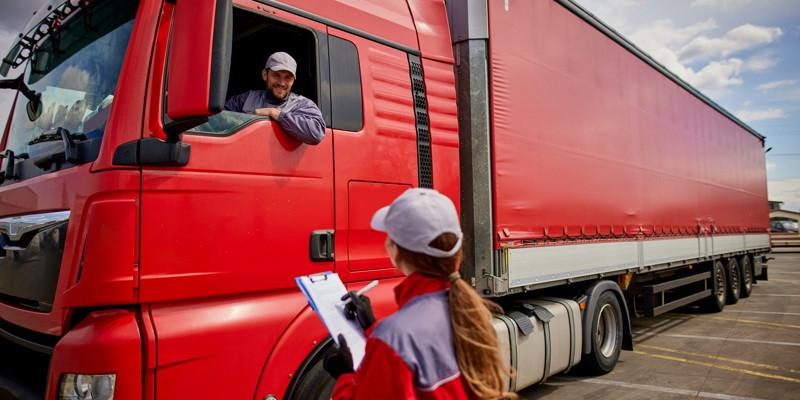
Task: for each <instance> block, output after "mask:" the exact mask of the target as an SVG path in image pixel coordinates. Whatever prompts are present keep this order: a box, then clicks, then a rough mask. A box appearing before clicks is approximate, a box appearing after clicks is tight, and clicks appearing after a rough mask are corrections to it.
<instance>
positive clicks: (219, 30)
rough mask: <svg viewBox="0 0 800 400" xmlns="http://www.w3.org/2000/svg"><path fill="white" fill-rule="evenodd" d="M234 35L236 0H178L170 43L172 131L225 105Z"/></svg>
mask: <svg viewBox="0 0 800 400" xmlns="http://www.w3.org/2000/svg"><path fill="white" fill-rule="evenodd" d="M232 38H233V7H232V4H231V0H213V1H196V0H175V10H174V12H173V24H172V33H171V39H170V45H169V60H168V63H169V67H168V76H167V82H168V83H167V116H168V117H169V118H170V119H172V120H173V121H174V122H172V123H171V124H170V125H171V126H169V127H165V129H168V130H171V131H172V132H167V133H168V134H170V133H172V134H178V133H180V132H182V131H185V130H187V129H190V128H192V127H194V126H196V125H199V124H201V123H203V122H205V121H206V120H207V118H208V117H209V116H211V115H214V114H217V113H219V112H220V111H222V109H223V108H224V106H225V95H226V92H227V89H228V75H229V72H230V59H231V46H232Z"/></svg>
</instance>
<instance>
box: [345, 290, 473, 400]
mask: <svg viewBox="0 0 800 400" xmlns="http://www.w3.org/2000/svg"><path fill="white" fill-rule="evenodd" d="M448 286H449V285H448V283H447V282H446V281H445V280H444V279H440V278H429V277H426V276H423V275H420V274H411V275H409V276H408V277H407V278H406V279H405V280H404V281H403V282H402V283H400V285H398V286H397V287H396V288H395V300H396V301H397V305H398V306H399V307H400V308H399V309H398V310H397V311H396V312H395V313H394V314H392V315H390V316H388V317H386V318H385V319H383V320H381V321H379V322H378V323H377V324H376V325H375V326H374V327H373V329H372V332H370V334H369V338H367V348H366V354H365V356H364V360H363V361H362V362H361V365H360V366H359V368H358V370H356V372H355V373H351V374H343V375H341V376H340V377H339V379H338V380H337V381H336V387H335V388H334V390H333V399H334V400H340V399H342V400H343V399H370V400H373V399H475V398H476V397H475V395H474V394H472V391H471V390H470V389H469V387H468V386H467V385H466V382H465V381H464V379H463V377H462V376H461V371H460V370H459V368H458V362H457V361H456V357H455V349H454V347H453V331H452V328H451V325H450V314H449V306H448V301H447V288H448Z"/></svg>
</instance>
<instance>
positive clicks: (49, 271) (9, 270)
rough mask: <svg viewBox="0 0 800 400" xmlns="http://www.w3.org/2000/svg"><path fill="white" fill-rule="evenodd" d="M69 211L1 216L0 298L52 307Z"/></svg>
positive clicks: (22, 304) (44, 308) (29, 305)
mask: <svg viewBox="0 0 800 400" xmlns="http://www.w3.org/2000/svg"><path fill="white" fill-rule="evenodd" d="M68 222H69V211H59V212H51V213H43V214H30V215H24V216H16V217H9V218H2V219H0V301H3V302H5V303H9V304H12V305H15V306H18V307H22V308H27V309H33V310H37V311H41V312H49V311H51V310H52V308H53V299H54V298H55V290H56V284H57V283H58V274H59V271H60V269H61V257H62V255H63V252H64V240H65V238H66V236H67V224H68Z"/></svg>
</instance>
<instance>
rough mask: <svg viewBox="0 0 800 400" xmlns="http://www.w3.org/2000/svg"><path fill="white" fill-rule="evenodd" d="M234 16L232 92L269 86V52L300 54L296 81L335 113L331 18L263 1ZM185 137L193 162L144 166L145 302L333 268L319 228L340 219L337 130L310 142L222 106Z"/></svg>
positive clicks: (254, 286)
mask: <svg viewBox="0 0 800 400" xmlns="http://www.w3.org/2000/svg"><path fill="white" fill-rule="evenodd" d="M248 4H249V3H248ZM253 4H255V3H253ZM233 15H234V17H233V37H234V40H233V48H232V56H231V77H230V84H229V87H228V93H227V97H226V98H228V99H229V98H230V97H232V96H233V95H236V94H239V93H243V92H246V91H248V90H264V89H265V83H264V81H263V80H262V78H261V71H262V70H263V69H264V65H265V62H266V59H267V58H268V57H269V55H270V54H272V53H273V52H275V51H285V52H287V53H289V54H291V55H292V56H293V57H294V58H295V59H296V61H297V73H296V81H295V84H294V86H293V87H292V91H293V92H295V93H298V94H301V95H304V96H306V97H308V98H310V99H311V100H313V101H315V102H316V103H317V104H318V105H320V108H321V109H323V110H324V111H325V112H326V113H328V111H327V110H328V109H329V107H330V106H329V105H328V104H326V103H327V102H328V98H327V95H323V93H324V92H325V91H324V90H322V89H321V88H322V87H323V84H324V82H323V80H322V79H321V77H323V76H325V75H327V72H326V71H323V72H320V71H321V70H322V69H323V68H327V63H325V62H324V59H325V58H327V54H324V53H323V52H324V51H326V49H325V48H324V46H322V45H320V44H319V43H320V39H319V35H320V34H322V35H323V36H324V33H323V31H324V26H322V25H320V24H318V23H315V22H313V21H309V20H306V19H304V18H301V17H298V16H295V15H292V14H289V13H285V12H281V13H278V14H276V13H265V12H264V10H262V9H261V7H257V6H255V5H253V6H252V8H247V7H236V8H235V9H234V14H233ZM323 39H324V38H323ZM323 43H324V41H323ZM321 60H322V61H321ZM187 73H191V71H187ZM166 79H169V77H166ZM182 140H183V142H184V143H188V144H189V145H191V157H190V161H189V163H188V165H186V166H183V167H178V168H167V167H145V168H143V172H142V175H143V177H142V192H143V194H142V226H141V232H142V246H141V249H142V250H141V257H142V273H141V294H142V299H143V300H142V301H155V300H166V299H176V298H190V297H205V296H213V295H222V294H230V293H246V292H254V291H264V290H275V289H294V288H295V284H294V282H293V278H294V277H296V276H299V275H307V274H311V273H316V272H322V271H329V270H332V269H333V263H332V255H331V254H330V253H332V249H330V248H326V246H328V243H329V240H328V239H327V234H326V233H320V232H319V231H330V230H332V229H333V228H334V221H333V204H334V196H333V159H332V157H333V138H332V134H331V132H330V129H328V131H327V133H326V137H325V139H323V140H322V142H321V143H319V144H317V145H308V144H304V143H302V142H300V141H298V140H296V139H294V138H293V137H292V136H290V135H289V134H288V133H286V132H285V131H283V129H281V128H280V126H279V125H278V124H277V123H276V122H275V121H271V120H269V119H268V118H266V117H258V116H254V115H249V114H242V113H235V112H229V111H223V112H222V113H220V114H218V115H215V116H213V117H211V118H210V120H209V121H208V123H206V124H203V125H200V126H198V127H196V128H193V129H192V130H190V131H188V132H186V133H184V135H183V139H182ZM312 241H316V242H317V243H318V244H320V245H321V247H322V248H321V249H320V251H321V252H322V253H323V256H322V257H321V258H320V257H318V258H317V259H315V260H312V258H311V256H310V252H309V247H310V243H311V242H312ZM328 247H330V246H328ZM326 253H327V254H328V255H327V256H325V254H326Z"/></svg>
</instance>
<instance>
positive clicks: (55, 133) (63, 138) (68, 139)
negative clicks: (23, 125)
mask: <svg viewBox="0 0 800 400" xmlns="http://www.w3.org/2000/svg"><path fill="white" fill-rule="evenodd" d="M82 136H83V135H81V136H79V137H78V139H83V138H82ZM45 142H63V143H64V145H63V146H52V147H51V148H47V149H44V152H42V153H41V154H36V155H33V153H34V152H33V151H31V150H29V153H31V156H30V157H31V160H32V161H33V164H34V165H36V166H37V167H39V168H41V169H43V170H45V171H47V170H49V169H50V167H51V166H52V165H53V163H54V162H55V163H59V164H60V163H62V162H65V161H66V162H68V163H70V164H73V165H78V164H80V161H81V157H80V153H79V152H78V145H77V143H76V142H75V138H74V137H73V136H72V135H71V134H70V133H69V131H68V130H66V129H64V128H62V127H58V128H55V129H53V130H49V131H47V132H44V133H42V134H41V135H39V136H37V137H36V138H35V139H33V140H31V141H30V142H28V146H33V145H36V144H40V143H45Z"/></svg>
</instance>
